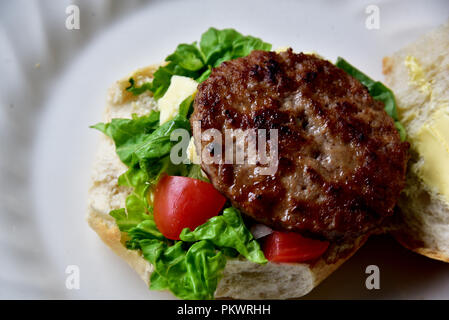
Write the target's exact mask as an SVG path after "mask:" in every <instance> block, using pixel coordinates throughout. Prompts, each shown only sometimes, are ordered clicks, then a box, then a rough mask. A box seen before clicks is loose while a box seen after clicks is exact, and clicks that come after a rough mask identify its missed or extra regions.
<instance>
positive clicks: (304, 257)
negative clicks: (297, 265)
mask: <svg viewBox="0 0 449 320" xmlns="http://www.w3.org/2000/svg"><path fill="white" fill-rule="evenodd" d="M328 246H329V242H328V241H320V240H314V239H309V238H304V237H303V236H301V235H300V234H298V233H295V232H279V231H273V233H271V234H270V235H269V236H267V238H266V239H265V242H264V244H263V252H264V254H265V257H266V258H267V259H268V260H270V261H273V262H305V261H310V260H314V259H316V258H319V257H320V256H321V255H322V254H323V253H324V252H325V251H326V250H327V248H328Z"/></svg>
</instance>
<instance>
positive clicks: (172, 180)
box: [153, 175, 226, 240]
mask: <svg viewBox="0 0 449 320" xmlns="http://www.w3.org/2000/svg"><path fill="white" fill-rule="evenodd" d="M225 202H226V198H225V197H224V196H222V195H221V194H220V193H219V192H218V191H217V190H216V189H215V188H214V186H213V185H212V184H210V183H207V182H204V181H201V180H197V179H192V178H187V177H177V176H167V175H166V176H163V177H162V178H161V179H160V180H159V182H158V184H157V186H156V189H155V192H154V208H153V213H154V221H155V222H156V226H157V228H158V229H159V231H160V232H161V233H162V234H163V235H164V236H165V237H166V238H168V239H172V240H179V235H180V233H181V231H182V229H184V228H190V230H194V229H195V228H196V227H198V226H199V225H202V224H203V223H205V222H206V221H207V220H209V219H210V218H212V217H214V216H216V215H218V213H219V212H220V210H221V208H222V207H223V205H224V204H225Z"/></svg>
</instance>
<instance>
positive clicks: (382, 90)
mask: <svg viewBox="0 0 449 320" xmlns="http://www.w3.org/2000/svg"><path fill="white" fill-rule="evenodd" d="M335 65H336V66H337V67H338V68H340V69H343V70H344V71H345V72H346V73H348V74H349V75H351V76H352V77H354V78H356V79H357V80H359V81H360V82H361V83H362V84H363V85H364V86H365V87H366V88H367V89H368V92H369V94H370V95H371V96H372V97H373V99H375V100H378V101H382V102H383V103H384V105H385V111H386V112H387V114H388V115H389V116H390V117H392V118H393V120H394V122H395V126H396V129H397V130H398V132H399V136H400V137H401V141H405V139H406V138H407V135H406V131H405V128H404V127H403V126H402V124H401V123H400V122H399V121H398V112H397V105H396V99H395V97H394V94H393V91H391V90H390V89H389V88H387V87H386V86H385V85H384V84H383V83H381V82H379V81H374V80H373V79H371V78H370V77H368V76H367V75H366V74H364V73H363V72H361V71H360V70H358V69H357V68H356V67H354V66H352V65H351V64H350V63H349V62H347V61H346V60H345V59H343V58H341V57H338V58H337V62H336V63H335Z"/></svg>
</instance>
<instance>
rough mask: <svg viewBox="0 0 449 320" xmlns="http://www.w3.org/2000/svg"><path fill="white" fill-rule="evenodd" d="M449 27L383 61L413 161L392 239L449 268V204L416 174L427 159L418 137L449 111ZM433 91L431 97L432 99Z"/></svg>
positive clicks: (392, 227)
mask: <svg viewBox="0 0 449 320" xmlns="http://www.w3.org/2000/svg"><path fill="white" fill-rule="evenodd" d="M448 52H449V22H447V23H446V24H444V25H442V26H440V27H438V28H436V29H434V30H432V31H431V32H429V33H428V34H426V35H424V36H422V37H421V38H419V39H418V40H417V41H415V42H414V43H411V44H410V45H408V46H406V47H404V48H402V49H400V50H399V51H398V52H396V53H394V54H393V55H391V56H388V57H385V58H384V59H383V67H382V71H383V73H384V75H385V80H386V81H385V82H386V84H387V85H388V86H389V87H390V88H391V89H392V90H393V92H394V93H395V96H396V101H397V104H398V115H399V120H400V121H401V122H402V124H404V125H405V128H406V130H407V133H408V140H409V142H410V144H411V153H412V157H411V159H410V161H409V165H408V173H407V185H406V188H405V189H404V191H403V193H402V195H401V197H400V199H399V202H398V206H399V208H400V210H399V219H398V220H396V221H395V222H394V223H393V225H392V226H391V229H392V231H391V233H392V234H393V235H394V237H395V238H396V240H397V241H398V242H399V243H400V244H402V245H403V246H404V247H406V248H408V249H410V250H412V251H414V252H417V253H419V254H422V255H424V256H427V257H429V258H432V259H436V260H440V261H444V262H449V203H448V202H447V200H446V199H444V197H442V195H441V194H439V193H438V192H437V191H436V190H435V188H434V186H432V185H427V184H426V183H425V182H424V181H423V180H422V179H421V178H420V177H419V174H418V173H417V172H418V171H417V170H419V165H420V164H421V163H422V162H423V161H424V158H423V157H422V156H421V155H420V154H419V152H418V150H417V148H416V145H415V142H417V141H418V140H417V137H416V133H417V132H419V130H420V129H421V127H422V126H423V124H424V123H425V122H426V121H428V120H430V119H431V117H432V116H433V115H434V114H435V112H437V111H438V110H439V108H441V106H447V107H449V103H448V102H449V97H448V93H447V92H449V77H448V74H449V56H448V54H447V53H448ZM406 57H413V58H414V59H416V61H418V62H419V64H420V67H421V68H422V72H423V76H424V77H425V79H426V81H427V83H428V86H429V87H428V90H427V91H425V90H422V88H420V87H419V86H418V85H417V84H416V82H414V81H412V80H413V79H411V77H410V74H409V70H408V69H407V67H406V64H405V59H406ZM429 91H430V93H429Z"/></svg>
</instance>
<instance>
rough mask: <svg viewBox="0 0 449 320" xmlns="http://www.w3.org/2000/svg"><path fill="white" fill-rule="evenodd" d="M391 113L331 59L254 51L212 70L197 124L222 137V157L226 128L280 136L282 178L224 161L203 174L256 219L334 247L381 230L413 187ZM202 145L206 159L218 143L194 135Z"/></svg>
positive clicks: (198, 102) (199, 99)
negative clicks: (271, 131) (333, 243)
mask: <svg viewBox="0 0 449 320" xmlns="http://www.w3.org/2000/svg"><path fill="white" fill-rule="evenodd" d="M383 108H384V105H383V103H381V102H378V101H375V100H373V98H372V97H371V96H370V95H369V93H368V91H367V89H366V88H365V87H364V86H363V85H362V84H361V83H360V82H359V81H357V80H356V79H354V78H352V77H351V76H350V75H348V74H347V73H345V72H344V71H343V70H341V69H339V68H337V67H335V66H334V65H333V64H332V63H330V62H328V61H326V60H323V59H320V58H318V57H316V56H314V55H307V54H302V53H300V54H295V53H293V52H292V50H291V49H290V50H288V51H286V52H282V53H279V54H278V53H275V52H264V51H254V52H252V53H251V54H250V55H249V56H247V57H244V58H239V59H236V60H232V61H227V62H224V63H222V64H221V65H220V66H219V67H218V68H215V69H213V71H212V74H211V75H210V77H209V78H208V79H207V80H206V81H204V82H203V83H201V85H200V86H199V88H198V93H197V95H196V98H195V102H194V113H193V115H192V117H191V121H192V124H193V121H197V120H200V121H201V129H202V130H203V131H204V130H206V129H211V128H214V129H217V130H219V131H220V132H222V133H223V140H222V144H223V152H224V133H225V130H226V129H243V130H245V129H267V130H269V129H277V130H278V140H279V144H278V150H279V154H278V169H277V171H276V173H274V174H272V175H262V174H259V171H258V170H257V167H258V165H254V164H225V163H224V161H221V162H220V163H213V164H205V163H204V162H203V163H202V168H203V170H204V171H205V172H206V173H207V175H208V176H209V178H210V180H211V182H212V183H213V184H214V186H215V187H216V188H217V189H218V190H219V191H220V192H222V193H223V194H224V195H225V196H226V197H227V198H228V199H230V201H231V202H232V204H233V205H234V206H235V207H237V208H239V209H240V210H241V211H242V212H243V213H244V214H246V215H249V216H250V217H252V218H254V219H255V220H257V221H259V222H261V223H264V224H266V225H268V226H271V227H273V228H275V229H280V230H290V231H295V232H299V233H302V234H304V235H307V236H312V237H317V238H321V239H329V240H335V239H341V238H347V237H355V236H358V235H361V234H363V233H365V232H367V231H368V230H371V229H373V228H375V227H376V226H378V225H379V224H380V223H381V222H382V220H383V219H384V218H385V217H387V216H390V215H391V214H392V213H393V208H394V206H395V204H396V201H397V199H398V196H399V193H400V191H401V190H402V188H403V187H404V184H405V171H406V162H407V150H408V143H404V142H401V141H400V138H399V134H398V132H397V130H396V129H395V126H394V122H393V120H392V119H391V118H390V117H389V116H388V115H387V114H386V112H385V111H384V110H383ZM195 144H196V148H197V150H198V152H201V151H202V150H203V149H204V148H206V147H207V146H208V144H209V142H208V141H201V138H200V137H199V136H195ZM206 150H208V151H207V152H209V150H210V147H209V149H206ZM223 158H224V156H223ZM259 167H260V165H259Z"/></svg>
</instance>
